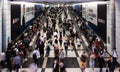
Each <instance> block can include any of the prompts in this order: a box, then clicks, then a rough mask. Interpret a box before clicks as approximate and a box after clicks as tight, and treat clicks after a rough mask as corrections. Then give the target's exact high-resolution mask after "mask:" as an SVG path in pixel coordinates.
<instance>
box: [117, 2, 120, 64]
mask: <svg viewBox="0 0 120 72" xmlns="http://www.w3.org/2000/svg"><path fill="white" fill-rule="evenodd" d="M116 49H117V51H118V56H119V57H120V54H119V53H120V0H116ZM118 62H119V63H120V58H118Z"/></svg>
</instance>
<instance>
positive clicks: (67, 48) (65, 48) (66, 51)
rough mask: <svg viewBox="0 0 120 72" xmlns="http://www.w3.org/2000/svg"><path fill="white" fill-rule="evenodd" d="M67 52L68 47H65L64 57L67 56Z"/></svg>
mask: <svg viewBox="0 0 120 72" xmlns="http://www.w3.org/2000/svg"><path fill="white" fill-rule="evenodd" d="M67 50H68V47H65V53H66V56H67Z"/></svg>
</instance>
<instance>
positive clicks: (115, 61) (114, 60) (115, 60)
mask: <svg viewBox="0 0 120 72" xmlns="http://www.w3.org/2000/svg"><path fill="white" fill-rule="evenodd" d="M113 62H114V65H115V66H116V64H117V58H115V57H113Z"/></svg>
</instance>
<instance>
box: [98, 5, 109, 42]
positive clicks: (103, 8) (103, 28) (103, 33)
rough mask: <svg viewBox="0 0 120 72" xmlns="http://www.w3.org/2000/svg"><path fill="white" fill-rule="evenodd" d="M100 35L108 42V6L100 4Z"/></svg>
mask: <svg viewBox="0 0 120 72" xmlns="http://www.w3.org/2000/svg"><path fill="white" fill-rule="evenodd" d="M97 10H98V18H97V19H98V21H97V24H98V25H97V27H98V35H99V36H100V37H101V38H102V40H104V41H105V42H106V36H107V22H106V17H107V16H106V15H107V5H106V4H98V9H97Z"/></svg>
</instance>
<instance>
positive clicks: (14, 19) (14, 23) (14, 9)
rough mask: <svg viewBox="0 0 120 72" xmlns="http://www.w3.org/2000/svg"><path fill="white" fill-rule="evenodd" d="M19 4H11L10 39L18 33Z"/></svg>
mask: <svg viewBox="0 0 120 72" xmlns="http://www.w3.org/2000/svg"><path fill="white" fill-rule="evenodd" d="M20 8H21V6H20V4H12V5H11V39H12V40H14V39H15V38H16V37H17V36H19V34H20V17H21V16H20Z"/></svg>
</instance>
